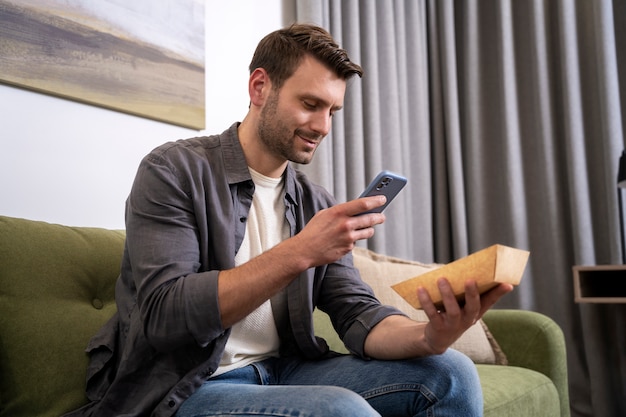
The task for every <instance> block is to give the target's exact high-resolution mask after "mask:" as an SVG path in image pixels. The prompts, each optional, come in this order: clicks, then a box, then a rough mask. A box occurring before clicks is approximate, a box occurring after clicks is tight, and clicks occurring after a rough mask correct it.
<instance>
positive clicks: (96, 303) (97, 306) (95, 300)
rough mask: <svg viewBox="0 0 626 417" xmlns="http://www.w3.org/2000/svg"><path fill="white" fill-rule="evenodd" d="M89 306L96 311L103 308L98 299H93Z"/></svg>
mask: <svg viewBox="0 0 626 417" xmlns="http://www.w3.org/2000/svg"><path fill="white" fill-rule="evenodd" d="M91 305H92V306H93V308H95V309H96V310H102V307H104V303H103V302H102V300H100V299H99V298H94V299H93V300H92V301H91Z"/></svg>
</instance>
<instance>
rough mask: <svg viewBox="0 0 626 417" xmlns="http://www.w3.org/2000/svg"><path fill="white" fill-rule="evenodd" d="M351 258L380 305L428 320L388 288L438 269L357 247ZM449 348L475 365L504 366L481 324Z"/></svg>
mask: <svg viewBox="0 0 626 417" xmlns="http://www.w3.org/2000/svg"><path fill="white" fill-rule="evenodd" d="M353 255H354V265H355V266H356V267H357V268H358V269H359V272H360V273H361V277H362V278H363V281H365V282H366V283H367V284H369V285H370V286H371V287H372V289H373V290H374V293H375V294H376V296H377V297H378V299H379V300H380V301H381V302H382V303H383V304H388V305H392V306H394V307H397V308H398V309H400V310H401V311H402V312H404V313H405V314H407V315H408V316H409V317H411V318H413V319H415V320H418V321H426V320H428V317H427V316H426V313H424V311H423V310H416V309H414V308H413V307H412V306H411V305H410V304H409V303H407V302H406V301H405V300H404V299H403V298H402V297H401V296H400V295H398V293H396V292H395V291H394V290H393V289H392V288H391V286H392V285H394V284H396V283H398V282H402V281H404V280H406V279H408V278H412V277H415V276H417V275H420V274H423V273H424V272H428V271H431V270H432V269H434V268H437V267H438V266H439V265H436V264H423V263H420V262H414V261H409V260H404V259H400V258H395V257H392V256H387V255H382V254H379V253H376V252H373V251H371V250H368V249H364V248H360V247H357V248H355V249H354V251H353ZM452 348H453V349H456V350H459V351H461V352H463V353H465V354H466V355H467V356H469V357H470V358H471V359H472V360H473V361H474V363H485V364H498V365H505V364H506V363H507V360H506V356H505V355H504V353H503V352H502V350H501V349H500V348H499V346H498V344H497V341H496V340H495V339H494V338H493V336H491V333H490V332H489V330H488V328H487V325H486V324H485V323H484V322H483V321H482V320H479V321H478V322H477V323H476V324H475V325H473V326H472V327H470V328H469V329H468V330H467V331H466V332H465V333H464V334H463V336H461V337H460V338H459V339H458V340H457V341H456V342H455V343H454V344H453V345H452Z"/></svg>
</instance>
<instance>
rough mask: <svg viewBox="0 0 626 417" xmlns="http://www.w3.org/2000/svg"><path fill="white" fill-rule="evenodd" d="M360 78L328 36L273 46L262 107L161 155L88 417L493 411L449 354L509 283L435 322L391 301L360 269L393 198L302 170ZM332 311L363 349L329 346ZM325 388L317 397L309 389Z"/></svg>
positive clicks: (105, 336)
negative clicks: (326, 323)
mask: <svg viewBox="0 0 626 417" xmlns="http://www.w3.org/2000/svg"><path fill="white" fill-rule="evenodd" d="M354 75H358V76H361V75H362V70H361V68H360V67H359V66H358V65H357V64H354V63H353V62H351V61H350V59H349V57H348V55H347V53H346V51H345V50H343V49H341V48H340V47H339V46H338V45H337V44H336V43H335V41H334V40H333V39H332V37H331V36H330V35H329V34H328V33H327V32H326V31H325V30H323V29H321V28H319V27H316V26H311V25H293V26H291V27H288V28H285V29H282V30H278V31H276V32H273V33H271V34H269V35H268V36H266V37H265V38H264V39H263V40H262V41H261V42H260V43H259V45H258V47H257V50H256V52H255V55H254V57H253V59H252V63H251V65H250V78H249V83H248V90H249V95H250V109H249V112H248V114H247V115H246V117H245V118H244V120H243V121H242V122H241V123H235V124H233V125H232V126H231V127H230V128H229V129H227V130H226V131H224V132H223V133H221V134H219V135H215V136H210V137H201V138H193V139H187V140H181V141H177V142H172V143H168V144H165V145H163V146H160V147H158V148H157V149H155V150H154V151H152V152H151V153H150V154H149V155H147V156H146V157H145V158H144V160H143V161H142V162H141V164H140V166H139V169H138V172H137V176H136V178H135V182H134V184H133V188H132V190H131V193H130V195H129V197H128V201H127V208H126V210H127V213H126V226H127V238H126V247H125V252H124V257H123V261H122V269H121V274H120V277H119V279H118V282H117V286H116V301H117V307H118V311H117V314H116V315H115V316H114V317H113V318H112V319H111V320H110V321H109V322H108V323H107V324H106V325H105V326H104V327H103V328H102V329H101V330H100V332H99V333H98V334H97V335H96V336H94V338H93V339H92V340H91V342H90V344H89V346H88V351H89V353H90V357H91V366H90V368H89V375H88V384H87V395H88V398H89V399H90V401H91V402H90V403H89V404H88V405H87V406H85V407H83V408H82V409H80V410H77V411H76V412H75V413H72V414H71V415H75V416H107V417H108V416H148V415H152V416H173V415H176V416H178V417H191V416H224V415H237V416H259V415H263V416H287V415H288V416H309V417H313V416H320V417H321V416H333V417H334V416H348V417H350V416H355V417H357V416H358V417H366V416H378V415H384V416H387V415H389V416H432V415H437V416H479V415H482V396H481V391H480V384H479V381H478V377H477V374H476V370H475V368H474V365H473V364H472V362H471V361H470V360H469V359H468V358H467V357H465V356H463V355H462V354H460V353H458V352H456V351H454V350H451V349H448V347H449V346H450V345H451V344H452V343H453V342H454V341H455V340H456V339H457V338H458V337H459V336H460V335H461V334H462V333H463V332H464V331H465V330H466V329H467V328H468V327H469V326H471V325H472V324H473V323H474V322H475V321H476V320H477V319H479V318H480V317H481V316H482V315H483V314H484V312H485V311H486V310H487V309H488V308H490V307H491V306H492V305H493V304H494V303H495V302H496V301H497V300H498V299H499V298H500V297H501V296H502V295H504V294H505V293H507V292H508V291H510V290H511V287H510V286H508V285H505V284H502V285H501V286H500V287H497V288H495V289H494V290H492V291H490V292H488V293H486V294H484V295H483V296H482V297H481V296H480V295H479V294H478V290H477V287H476V284H475V283H474V282H471V281H470V282H468V283H467V285H466V294H465V295H466V302H465V304H464V305H463V306H460V305H459V304H458V302H457V301H456V298H455V297H454V295H453V294H452V291H451V289H450V286H449V284H448V283H447V281H446V280H445V279H442V280H441V281H440V290H441V293H442V294H443V297H444V305H445V312H437V311H436V309H435V308H434V306H433V304H432V301H431V300H430V297H429V295H428V294H427V293H425V292H424V291H420V292H419V297H420V301H421V303H422V305H423V306H424V307H425V310H426V311H427V312H428V315H429V318H430V321H429V322H428V323H418V322H415V321H412V320H410V319H409V318H407V317H406V316H405V315H403V314H402V313H401V312H400V311H398V310H396V309H395V308H392V307H389V306H384V305H381V304H380V302H379V301H378V300H377V299H376V297H375V296H374V294H373V293H372V290H371V289H370V288H369V287H368V286H367V285H366V284H364V283H363V281H361V279H360V277H359V273H358V271H357V270H356V269H355V268H354V266H353V263H352V256H351V250H352V249H353V247H354V245H355V242H356V241H357V240H360V239H367V238H369V237H371V236H372V235H373V234H374V226H376V225H377V224H381V223H382V222H383V221H384V220H385V216H384V215H383V214H380V213H371V214H363V215H358V214H360V213H363V212H366V211H369V210H371V209H373V208H376V207H379V206H381V205H383V204H384V202H385V201H384V197H369V198H361V199H356V200H353V201H350V202H347V203H343V204H336V203H335V201H334V199H333V198H332V196H331V195H330V194H329V193H328V192H327V191H325V190H324V189H322V188H321V187H319V186H317V185H315V184H313V183H311V182H310V181H309V180H308V179H307V178H306V177H305V176H304V175H303V174H302V173H300V172H298V171H296V170H295V169H294V168H293V167H292V165H291V164H290V161H291V162H297V163H303V164H304V163H308V162H310V161H311V159H312V158H313V156H314V153H315V150H316V149H317V147H318V146H319V144H320V142H321V141H322V140H323V138H324V137H325V136H326V135H327V134H328V132H329V130H330V127H331V121H332V116H333V114H334V113H335V112H337V111H339V110H340V109H341V108H342V106H343V100H344V94H345V91H346V83H347V80H348V79H350V78H351V77H353V76H354ZM315 307H317V308H319V309H321V310H323V311H325V312H327V313H328V314H329V315H330V317H331V318H332V320H333V323H334V325H335V328H336V329H337V331H338V333H339V335H340V336H341V338H342V339H343V341H344V343H345V344H346V346H347V347H348V348H349V349H350V351H351V352H352V354H350V355H338V354H335V353H333V352H329V350H328V347H327V345H326V343H324V341H322V340H320V339H318V338H316V337H315V334H314V329H313V309H314V308H315ZM311 386H315V387H314V388H312V387H311Z"/></svg>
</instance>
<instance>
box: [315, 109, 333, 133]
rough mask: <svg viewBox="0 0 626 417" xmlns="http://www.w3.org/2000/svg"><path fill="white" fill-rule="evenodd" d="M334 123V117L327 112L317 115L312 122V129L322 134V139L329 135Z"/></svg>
mask: <svg viewBox="0 0 626 417" xmlns="http://www.w3.org/2000/svg"><path fill="white" fill-rule="evenodd" d="M331 123H332V116H331V115H330V114H328V113H326V112H319V113H317V114H315V116H314V117H313V120H312V122H311V129H312V130H314V131H315V132H317V133H318V134H320V135H321V136H322V137H325V136H326V135H328V132H330V126H331Z"/></svg>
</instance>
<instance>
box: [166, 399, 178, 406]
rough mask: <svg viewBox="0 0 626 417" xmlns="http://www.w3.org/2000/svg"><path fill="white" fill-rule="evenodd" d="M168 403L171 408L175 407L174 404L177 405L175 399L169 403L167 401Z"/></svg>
mask: <svg viewBox="0 0 626 417" xmlns="http://www.w3.org/2000/svg"><path fill="white" fill-rule="evenodd" d="M167 405H169V406H170V408H171V407H174V406H175V405H176V401H174V400H170V402H169V403H167Z"/></svg>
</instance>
